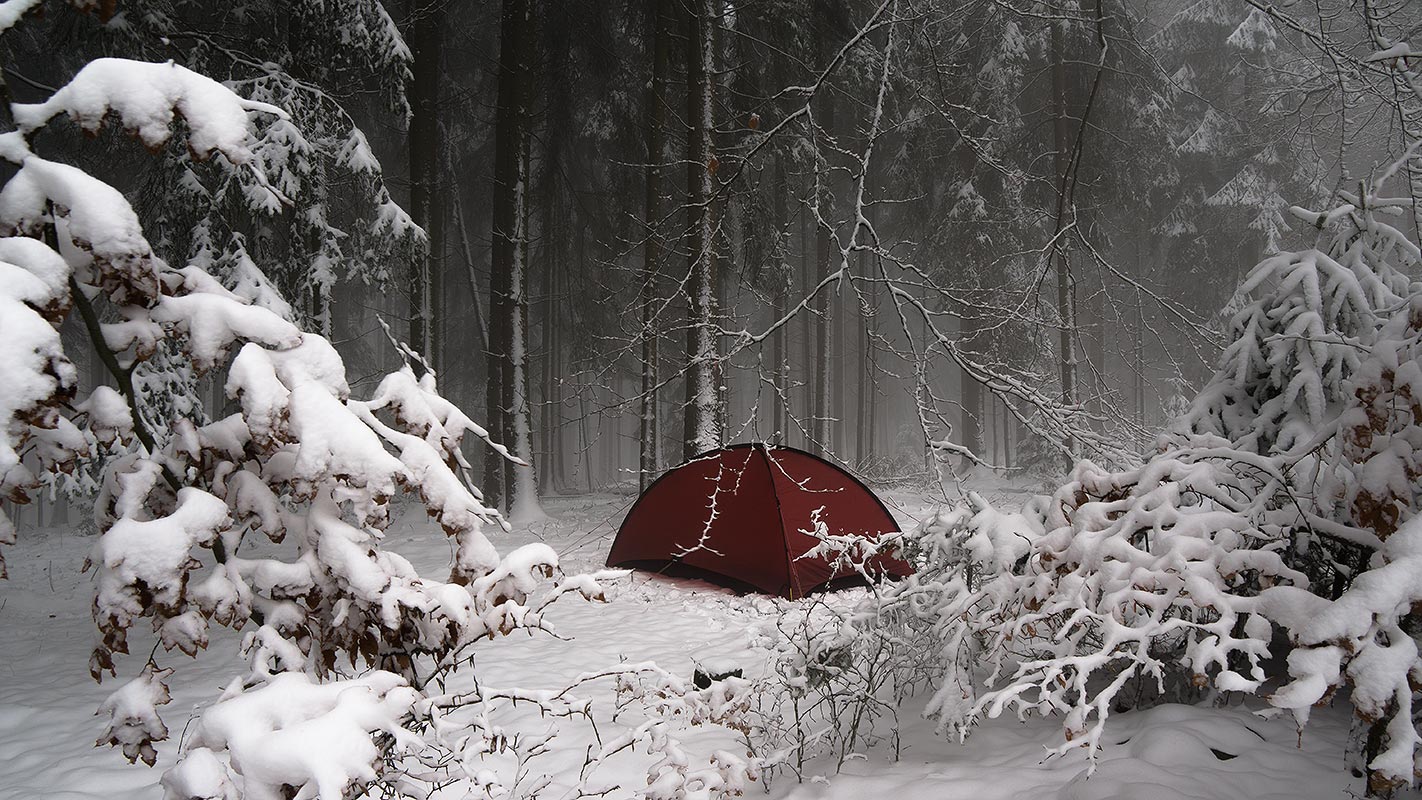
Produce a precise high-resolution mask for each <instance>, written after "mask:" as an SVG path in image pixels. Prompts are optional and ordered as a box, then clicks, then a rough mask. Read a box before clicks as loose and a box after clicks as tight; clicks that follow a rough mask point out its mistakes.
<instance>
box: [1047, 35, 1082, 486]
mask: <svg viewBox="0 0 1422 800" xmlns="http://www.w3.org/2000/svg"><path fill="white" fill-rule="evenodd" d="M1065 25H1066V23H1065V22H1063V21H1061V20H1057V21H1055V22H1053V23H1052V115H1053V126H1052V133H1053V136H1052V138H1053V149H1054V151H1055V158H1054V162H1055V166H1056V179H1057V192H1058V197H1057V219H1056V226H1055V230H1054V231H1053V240H1052V241H1053V246H1052V255H1053V257H1054V258H1055V260H1056V272H1057V314H1058V317H1059V323H1060V325H1061V329H1060V333H1059V334H1058V351H1059V352H1058V355H1059V357H1060V368H1061V384H1062V403H1063V404H1066V405H1071V404H1073V403H1075V402H1076V350H1075V346H1074V338H1073V330H1072V329H1073V327H1074V326H1075V324H1076V320H1075V315H1074V314H1073V311H1072V288H1071V265H1070V262H1069V260H1068V258H1067V246H1066V242H1065V241H1064V238H1065V231H1066V227H1067V214H1068V212H1069V211H1070V208H1069V207H1068V196H1069V194H1070V191H1069V182H1070V180H1071V176H1070V175H1069V174H1068V173H1069V170H1070V169H1071V158H1070V150H1071V149H1072V122H1071V116H1070V113H1071V111H1070V108H1069V107H1068V105H1067V65H1066V53H1065V49H1066V43H1065V32H1064V31H1063V28H1064V26H1065ZM1063 445H1064V447H1065V448H1066V451H1067V453H1068V454H1071V453H1074V451H1075V449H1076V448H1075V440H1074V439H1073V438H1072V437H1071V436H1070V435H1068V436H1067V437H1066V440H1065V441H1064V442H1063ZM1070 460H1071V458H1070V456H1069V457H1068V467H1070V463H1069V462H1070Z"/></svg>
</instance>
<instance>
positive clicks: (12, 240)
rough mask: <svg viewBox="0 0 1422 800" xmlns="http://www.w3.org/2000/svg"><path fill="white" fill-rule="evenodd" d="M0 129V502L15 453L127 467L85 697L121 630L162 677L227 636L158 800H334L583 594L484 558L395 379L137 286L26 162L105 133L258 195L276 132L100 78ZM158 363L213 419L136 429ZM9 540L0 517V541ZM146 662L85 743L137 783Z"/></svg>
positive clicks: (468, 494)
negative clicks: (79, 366)
mask: <svg viewBox="0 0 1422 800" xmlns="http://www.w3.org/2000/svg"><path fill="white" fill-rule="evenodd" d="M11 111H12V115H13V118H14V120H15V129H14V130H11V131H9V132H5V133H0V157H2V158H4V159H5V160H7V161H8V162H10V163H11V164H12V165H13V167H14V174H13V176H12V177H11V178H10V179H9V180H8V182H6V183H5V185H4V187H3V189H0V234H2V235H3V238H0V262H3V263H0V272H3V277H4V280H0V342H3V343H4V345H3V347H0V372H3V373H4V375H5V381H4V385H3V386H0V493H3V494H4V495H5V496H6V497H8V498H9V499H12V500H15V501H17V502H23V501H24V500H26V499H28V497H29V495H30V494H31V493H32V492H34V491H35V490H36V489H37V488H38V487H39V485H40V480H39V475H37V474H35V473H34V472H33V471H32V470H31V469H29V468H27V467H26V462H25V461H24V460H23V458H24V456H26V455H27V454H33V456H34V458H35V459H36V461H37V463H38V464H39V465H40V468H41V469H42V470H44V471H45V472H47V473H56V472H62V471H64V470H66V469H70V468H72V465H73V464H74V463H75V461H76V459H78V458H79V457H81V456H82V455H85V454H87V453H90V452H92V450H93V448H94V447H95V446H97V445H98V444H99V443H103V442H122V443H125V444H126V445H127V447H128V451H127V454H126V455H124V456H122V457H120V458H115V459H113V460H111V461H109V462H108V464H107V466H106V470H105V474H104V478H103V487H102V491H101V493H100V497H99V502H98V503H97V506H96V509H95V515H96V521H97V522H98V526H99V529H100V532H101V535H100V537H99V539H98V541H97V543H96V544H95V546H94V549H93V552H92V554H91V556H90V559H89V566H90V567H92V568H93V569H94V570H95V571H96V572H97V588H96V592H95V597H94V604H93V613H94V619H95V622H96V624H97V626H98V629H99V632H100V639H99V641H98V643H97V644H96V646H95V648H94V651H93V656H92V658H91V662H90V667H91V671H92V673H93V674H94V676H95V678H96V679H99V678H102V676H103V675H104V674H105V673H108V674H110V675H116V674H117V672H118V670H119V669H120V664H121V658H120V657H121V656H122V655H124V654H127V653H128V652H129V649H130V636H132V635H134V634H135V633H136V632H137V631H139V630H141V629H142V628H151V629H152V632H153V633H152V635H153V636H154V637H155V638H156V641H157V645H161V647H162V649H163V650H165V651H171V650H173V649H177V650H180V651H182V652H183V653H186V654H188V655H192V654H194V653H196V652H197V651H198V650H200V649H202V648H204V647H206V646H207V644H208V641H209V628H210V626H211V625H213V624H214V623H215V624H217V625H223V626H228V627H231V628H234V629H239V630H246V631H247V633H246V636H245V638H244V640H243V649H244V652H245V653H247V655H248V656H249V660H250V671H249V672H248V674H247V675H245V676H243V677H241V678H239V679H238V680H237V681H235V682H234V683H233V685H232V686H231V688H229V689H228V691H227V692H226V693H225V694H224V695H223V698H222V699H221V700H220V701H219V702H218V703H216V704H215V705H214V706H212V707H211V708H210V709H208V711H207V712H206V713H205V714H204V715H203V716H202V718H201V719H200V721H199V722H198V727H197V732H196V734H195V735H194V736H192V737H190V739H189V740H188V741H187V742H186V745H185V758H184V759H183V760H182V761H180V763H179V764H178V766H177V767H175V768H174V769H173V770H172V771H171V772H170V773H169V775H168V776H167V777H166V778H165V786H166V787H167V791H168V796H169V797H170V798H175V800H177V799H179V798H181V799H183V800H186V798H199V797H202V798H208V797H229V796H237V795H241V796H245V797H250V798H264V797H272V798H275V797H287V796H291V795H292V794H293V793H295V794H298V795H299V796H319V797H321V798H323V799H330V798H338V797H344V796H347V795H348V794H349V793H351V792H353V791H356V790H358V789H359V788H360V787H362V786H364V785H366V784H367V783H369V782H370V781H371V780H373V779H374V778H375V777H376V775H377V772H378V769H379V767H380V765H381V764H383V763H386V759H387V758H388V757H390V755H391V753H392V752H395V751H399V750H400V749H402V748H405V747H406V746H407V745H411V743H412V742H413V741H414V734H413V733H411V732H410V730H409V726H410V725H411V724H412V723H413V721H414V720H415V719H416V717H417V716H418V715H419V714H420V713H421V705H420V701H421V696H422V690H423V688H424V687H425V686H426V685H428V684H429V682H430V681H432V680H435V679H438V678H442V676H443V675H444V674H445V673H447V672H448V671H449V670H451V669H453V668H454V667H456V666H458V665H459V664H462V663H465V662H466V661H467V654H466V649H467V648H469V647H470V646H471V645H473V644H474V643H475V642H477V641H478V640H480V639H483V638H487V637H493V636H498V635H501V634H506V633H508V632H510V631H513V630H516V629H537V628H540V627H542V626H543V624H544V623H543V616H542V615H543V612H544V610H545V609H546V608H547V606H548V605H549V604H551V603H552V602H554V601H555V600H557V599H558V598H559V597H561V596H564V595H566V594H569V593H575V594H580V595H582V596H583V597H586V598H590V599H591V598H601V596H602V590H601V587H600V586H599V585H598V583H597V580H596V578H595V577H591V576H573V577H569V578H566V579H564V578H562V577H560V576H559V575H560V574H559V571H558V560H557V556H556V555H555V554H554V553H553V552H552V551H551V550H550V549H549V548H547V547H546V546H544V545H529V546H525V547H523V548H520V549H518V550H515V551H514V552H512V553H510V554H508V555H507V556H504V557H502V558H501V557H500V555H499V554H498V552H497V551H496V550H495V549H494V547H493V546H492V545H491V544H490V542H489V541H488V539H487V538H486V537H485V534H484V531H485V529H486V528H487V526H494V527H498V526H500V525H501V524H502V521H501V520H500V519H499V517H498V515H497V513H496V512H495V511H494V510H492V509H490V508H488V507H486V506H485V505H484V504H483V503H482V502H481V498H480V494H479V492H478V490H477V489H476V488H475V487H474V486H473V485H472V483H471V482H470V479H469V465H468V463H467V461H466V460H465V456H464V454H463V451H462V445H463V443H464V440H465V438H466V437H467V436H469V435H472V436H474V437H477V438H481V439H485V440H487V435H486V433H485V432H484V430H483V429H482V428H480V427H479V426H478V425H476V424H475V423H474V422H473V421H472V420H470V419H469V418H468V417H467V416H465V415H464V414H463V413H462V412H461V411H459V410H458V409H457V408H456V407H455V406H454V405H452V404H451V403H450V402H449V401H447V400H446V399H444V398H443V397H442V396H440V394H439V391H438V387H437V385H436V382H435V376H434V374H432V373H429V372H425V373H424V374H422V375H417V374H416V373H415V371H414V370H413V369H412V368H411V367H410V366H408V365H407V366H405V367H403V368H402V369H400V370H398V371H396V372H394V373H391V374H389V375H387V376H386V377H385V378H384V379H383V380H382V381H380V383H379V384H378V386H377V387H376V389H375V390H374V392H373V393H372V394H371V395H370V396H369V397H368V398H364V399H362V398H358V397H357V396H355V395H354V394H353V393H352V392H351V389H350V387H349V385H348V384H347V381H346V369H345V365H344V364H343V363H342V360H341V357H340V356H339V355H338V354H337V353H336V351H335V349H334V348H333V347H332V345H331V343H330V342H329V341H327V340H326V339H325V338H323V337H322V336H319V335H316V334H313V333H310V332H305V331H302V330H301V329H300V328H298V327H297V326H296V325H295V324H293V323H292V322H291V321H290V320H289V319H287V318H286V317H285V316H284V315H283V313H281V309H280V308H276V309H274V308H273V307H272V305H271V304H270V303H264V302H260V299H261V298H259V297H254V296H250V294H248V293H244V292H242V291H239V290H240V289H241V286H240V285H224V284H223V283H222V282H220V281H219V280H217V279H216V278H214V277H213V276H212V275H211V274H209V273H208V272H206V271H205V270H204V269H203V268H202V267H201V266H200V265H196V264H190V265H188V266H184V267H173V266H170V265H169V264H167V263H165V262H164V261H163V260H162V259H161V258H159V257H158V256H157V255H156V254H155V252H154V249H153V247H152V246H151V245H150V244H149V241H148V239H147V238H146V236H145V232H144V230H143V228H142V226H141V225H140V224H139V221H138V217H137V215H136V214H135V213H134V210H133V209H132V207H131V206H130V205H129V203H128V201H127V200H126V199H125V198H124V196H123V195H122V194H120V193H119V192H118V191H116V190H115V189H114V188H112V187H111V186H109V185H107V184H105V183H104V182H102V181H100V180H98V179H96V178H94V177H93V176H91V175H89V174H86V173H85V172H83V171H82V170H80V169H77V168H75V167H73V166H69V165H67V164H63V163H59V162H56V161H50V160H46V159H44V158H42V157H40V156H39V155H37V154H36V153H34V152H33V151H32V144H33V142H34V141H36V135H37V134H38V133H39V131H41V130H42V129H44V128H45V127H46V126H47V125H48V124H49V122H50V121H51V120H52V119H54V118H56V117H59V116H68V117H69V118H71V119H73V120H74V121H75V122H77V123H78V124H79V125H81V126H83V127H84V128H86V129H89V130H93V129H97V128H98V127H100V126H104V125H109V124H113V125H116V126H118V127H121V128H122V129H124V130H126V131H129V132H131V133H133V134H134V135H135V136H136V137H137V138H138V139H139V140H140V142H141V143H142V144H143V145H145V146H146V147H148V148H149V149H155V150H156V149H160V148H163V147H165V146H166V145H167V143H168V142H169V141H170V137H172V135H173V130H174V129H175V128H177V127H181V128H182V129H183V130H184V131H185V141H184V144H185V149H186V151H187V152H188V153H190V154H191V157H192V158H194V159H197V160H204V159H222V160H225V161H226V162H228V163H229V164H230V165H232V166H233V167H234V168H238V169H242V170H246V171H248V172H250V173H251V174H252V175H253V176H256V178H255V179H256V180H259V181H260V180H261V176H262V161H261V159H260V158H259V157H258V156H257V154H256V152H255V151H254V140H253V138H252V126H253V120H254V119H255V118H263V119H268V120H270V119H278V120H282V119H286V118H287V115H286V114H285V112H284V111H282V110H281V109H279V108H277V107H275V106H272V105H268V104H266V103H262V102H256V101H252V100H247V99H243V98H241V97H239V96H238V95H237V94H235V93H234V92H233V91H232V90H230V89H228V88H227V87H225V86H223V85H221V84H219V83H216V82H214V81H212V80H210V79H208V78H205V77H203V76H201V75H199V74H197V73H194V72H191V71H189V70H187V69H185V68H183V67H182V66H179V65H177V64H173V63H143V62H135V61H125V60H121V59H103V60H100V61H95V62H93V63H91V64H89V65H88V66H86V67H85V68H84V69H82V70H81V71H80V72H79V73H78V74H76V75H75V76H74V77H73V78H72V79H71V80H70V82H69V83H68V84H66V85H65V86H64V87H63V88H61V89H60V90H58V91H57V92H55V93H54V94H53V95H52V96H51V97H50V98H49V99H48V100H46V101H44V102H41V103H34V104H15V105H13V106H12V107H11ZM251 269H252V270H255V269H256V266H255V265H252V266H251ZM228 277H231V276H228ZM249 277H251V276H249ZM71 309H75V310H77V311H78V314H79V317H80V318H81V319H80V321H81V322H82V323H83V326H84V329H85V330H86V331H87V333H88V335H89V337H90V341H89V345H90V347H92V348H93V352H94V353H95V354H96V355H97V358H98V359H99V360H100V361H101V362H102V363H103V365H104V367H105V368H106V369H107V371H108V373H109V377H110V378H111V379H112V381H113V384H114V385H115V387H116V388H108V387H104V386H99V387H81V386H80V385H79V381H78V378H77V371H76V370H75V368H74V366H73V364H72V363H71V362H70V360H69V358H68V357H67V355H66V353H65V352H64V349H63V347H62V344H61V341H60V338H59V336H58V331H57V328H58V326H59V324H60V323H61V322H62V321H63V319H64V318H65V316H66V315H67V314H68V313H69V312H70V310H71ZM159 352H168V353H169V354H171V355H172V356H173V357H174V358H175V359H179V360H181V361H182V362H184V363H186V364H190V365H191V368H192V369H193V370H194V371H195V373H197V374H207V375H211V376H213V377H214V379H216V380H218V381H220V383H221V385H222V386H223V387H224V388H225V392H226V395H227V397H228V398H229V399H230V400H232V401H233V402H234V403H235V407H236V409H237V410H236V411H235V412H234V413H232V414H230V415H229V416H226V417H223V418H221V419H216V420H206V419H204V418H202V417H201V416H200V415H198V414H196V413H187V414H184V413H183V412H182V410H181V409H171V410H170V412H171V413H173V414H174V415H175V416H172V417H170V418H167V419H163V420H155V419H152V418H151V417H148V416H145V414H144V413H142V412H141V409H140V399H139V396H138V392H139V391H140V386H139V384H138V382H137V381H136V379H135V376H136V375H137V374H138V370H139V369H140V367H141V366H142V365H143V364H144V363H145V362H147V361H149V360H151V359H152V358H154V357H155V354H157V353H159ZM160 424H161V425H162V426H164V429H163V430H162V431H161V434H162V435H161V436H160V435H158V434H159V433H160V432H159V431H158V430H155V429H156V427H157V426H158V425H160ZM490 444H491V446H495V445H492V443H490ZM401 497H409V498H412V499H413V500H414V501H416V502H417V503H419V504H420V505H421V506H423V507H424V508H425V509H426V511H427V512H428V514H429V515H430V516H431V517H433V518H434V519H435V520H436V521H437V522H438V523H439V525H440V527H441V528H442V529H443V530H444V531H445V533H447V534H448V535H449V537H450V538H451V540H452V542H453V543H454V547H453V548H452V549H453V552H454V555H453V563H452V565H451V569H450V572H449V575H448V576H447V578H444V579H437V578H432V577H428V576H424V575H421V574H419V573H418V572H417V571H416V570H415V569H414V567H413V566H412V565H411V564H410V563H409V562H408V561H407V560H406V559H404V558H403V557H401V556H400V555H399V554H397V553H395V552H393V551H391V550H388V549H386V548H385V547H384V545H383V543H382V530H383V529H384V528H385V527H386V526H387V525H388V524H389V523H390V521H391V510H392V508H393V505H394V503H395V502H396V501H397V500H398V499H399V498H401ZM13 536H14V529H13V526H12V525H11V524H10V523H9V521H8V520H5V519H3V518H0V543H5V542H9V541H13ZM141 635H145V636H146V635H147V634H141ZM157 645H155V646H154V648H153V650H154V655H151V656H149V657H148V659H147V661H146V663H145V664H143V665H142V667H141V674H140V676H139V677H138V678H137V679H135V680H133V681H130V682H128V683H127V684H125V685H124V687H123V688H121V689H119V690H118V691H117V692H115V693H114V694H113V695H112V696H111V697H110V699H109V700H108V701H107V702H106V703H105V704H104V707H103V709H102V711H103V712H104V713H106V714H108V716H109V718H110V722H109V725H108V728H107V729H106V731H105V733H104V736H103V738H102V739H101V741H103V742H107V743H111V744H114V745H116V746H120V747H122V748H123V751H124V753H125V754H126V755H127V756H128V757H129V758H130V759H137V758H142V759H144V760H145V761H147V762H148V763H152V762H153V760H154V757H155V747H154V746H155V743H157V742H160V741H163V740H164V739H166V738H167V736H168V729H167V727H166V725H165V724H164V723H163V722H162V720H161V719H160V718H159V716H158V712H157V707H158V706H160V705H162V704H164V703H166V702H167V700H168V692H167V689H166V686H165V683H164V681H165V679H166V678H167V677H168V676H169V675H170V674H171V672H172V669H173V667H172V666H160V665H159V664H158V663H157V662H158V659H159V658H160V657H159V656H158V655H157V651H158V647H157ZM142 650H143V652H147V651H148V647H147V646H146V645H144V646H143V647H142ZM347 669H348V670H354V671H358V672H365V674H364V675H363V676H362V677H356V678H351V677H349V676H348V675H346V674H344V671H345V670H347ZM298 741H299V742H301V747H293V746H292V744H291V743H292V742H298Z"/></svg>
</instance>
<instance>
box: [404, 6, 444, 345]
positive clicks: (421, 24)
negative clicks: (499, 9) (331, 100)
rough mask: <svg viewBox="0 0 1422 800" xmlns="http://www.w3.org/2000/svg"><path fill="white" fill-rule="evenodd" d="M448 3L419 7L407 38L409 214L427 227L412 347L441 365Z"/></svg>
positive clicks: (414, 297) (415, 281)
mask: <svg viewBox="0 0 1422 800" xmlns="http://www.w3.org/2000/svg"><path fill="white" fill-rule="evenodd" d="M448 10H449V8H448V4H447V3H445V2H442V0H438V1H437V2H434V3H430V4H427V5H422V6H419V7H418V8H416V9H415V14H414V19H413V20H412V21H411V23H410V31H409V36H408V42H409V45H410V52H411V54H412V55H413V56H414V62H413V64H412V65H411V70H410V86H409V91H408V96H409V100H410V143H409V160H410V217H411V219H413V220H414V221H415V224H416V225H419V226H420V227H421V228H423V229H424V231H425V234H426V236H427V237H428V238H427V240H426V244H427V246H426V248H425V250H424V252H423V253H421V254H420V255H419V256H418V257H416V259H415V260H414V262H413V264H412V265H411V274H410V347H412V348H414V350H415V352H417V353H419V354H420V355H422V356H424V357H425V359H426V360H428V361H429V363H430V366H432V367H434V368H435V369H439V363H440V353H439V351H438V346H439V338H440V337H439V336H438V332H439V328H440V325H441V323H442V322H443V320H442V319H440V315H439V314H438V313H437V312H438V309H439V306H440V299H441V298H440V295H441V294H442V292H443V289H444V286H443V275H444V217H445V213H444V208H443V203H444V201H443V196H444V193H443V192H442V191H441V189H440V186H439V183H440V176H441V174H442V166H443V163H444V161H443V159H442V157H441V156H442V154H441V145H442V142H441V141H440V139H441V136H440V123H439V94H440V92H439V89H440V82H441V64H440V61H441V57H442V51H443V46H444V32H445V29H446V27H447V25H446V18H447V16H448Z"/></svg>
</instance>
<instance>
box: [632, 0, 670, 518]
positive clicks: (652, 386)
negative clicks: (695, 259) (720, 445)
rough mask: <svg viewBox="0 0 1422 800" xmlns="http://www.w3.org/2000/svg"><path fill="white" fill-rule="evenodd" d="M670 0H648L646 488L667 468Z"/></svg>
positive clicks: (642, 483)
mask: <svg viewBox="0 0 1422 800" xmlns="http://www.w3.org/2000/svg"><path fill="white" fill-rule="evenodd" d="M669 2H670V0H648V2H647V15H648V17H649V20H648V22H649V25H650V27H651V44H652V82H651V84H650V85H649V86H648V88H647V167H646V170H647V175H646V178H647V186H646V190H647V196H646V219H647V225H646V230H645V231H644V232H643V235H644V236H646V237H647V240H646V242H645V244H644V245H643V249H642V293H641V315H642V328H641V336H642V394H641V398H640V402H641V407H640V409H639V411H640V421H639V425H640V430H639V433H640V449H639V451H638V459H637V488H638V489H639V490H640V489H646V488H647V486H648V485H650V483H651V481H652V478H653V476H654V475H656V473H657V472H658V471H659V470H660V469H661V464H659V463H658V460H657V450H658V448H657V438H658V436H659V433H658V431H657V380H658V377H659V375H658V373H659V371H658V369H657V355H658V354H657V350H658V347H657V345H658V341H657V340H658V332H657V321H656V304H657V275H658V262H659V261H660V260H661V247H660V242H659V241H658V239H657V236H658V235H659V233H658V231H657V230H655V227H656V224H657V218H658V216H659V215H660V213H661V194H662V187H661V164H662V159H663V156H664V153H663V150H664V147H663V141H662V140H663V138H664V128H665V127H666V110H665V103H666V85H667V74H668V73H669V72H670V70H671V58H670V42H669V41H668V40H669V39H670V30H669V29H670V27H671V22H670V20H669V13H670V10H669V8H668V6H669Z"/></svg>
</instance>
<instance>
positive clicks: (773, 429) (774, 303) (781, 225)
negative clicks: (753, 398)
mask: <svg viewBox="0 0 1422 800" xmlns="http://www.w3.org/2000/svg"><path fill="white" fill-rule="evenodd" d="M789 188H790V187H789V185H788V184H787V183H786V181H785V163H784V162H783V161H782V160H781V159H780V158H776V159H775V231H776V242H777V244H778V243H779V242H780V241H781V240H780V238H779V237H780V236H782V235H784V234H785V233H786V226H787V225H788V224H789V223H790V220H789V219H788V218H787V216H788V215H787V213H786V210H785V193H786V192H787V191H788V190H789ZM787 255H788V249H787V248H784V247H777V248H776V256H777V263H776V264H775V266H774V269H775V274H774V275H772V276H771V280H772V281H773V285H772V286H771V288H770V316H771V317H772V322H773V323H778V322H779V321H780V320H781V319H784V317H785V306H786V290H787V288H788V286H789V279H790V276H789V274H788V271H789V266H790V265H789V264H788V263H786V260H785V257H786V256H787ZM770 359H771V373H770V380H771V385H772V386H773V387H774V389H775V396H774V397H772V398H771V400H770V438H771V441H773V442H775V443H776V444H782V443H784V441H785V436H786V434H788V433H789V431H787V430H786V428H788V427H789V420H787V419H786V403H785V392H786V389H787V385H788V383H789V381H788V380H787V377H788V376H787V365H786V363H785V326H783V325H781V326H779V327H777V328H776V329H775V333H773V334H771V337H770Z"/></svg>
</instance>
